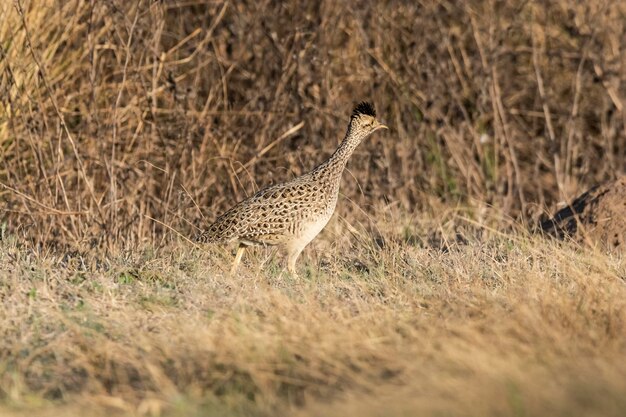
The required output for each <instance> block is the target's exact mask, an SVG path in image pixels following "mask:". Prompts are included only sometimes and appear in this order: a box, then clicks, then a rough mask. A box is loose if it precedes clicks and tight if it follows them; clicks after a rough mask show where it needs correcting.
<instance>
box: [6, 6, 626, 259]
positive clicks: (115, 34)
mask: <svg viewBox="0 0 626 417" xmlns="http://www.w3.org/2000/svg"><path fill="white" fill-rule="evenodd" d="M625 22H626V3H625V2H624V1H588V2H576V3H575V4H574V2H570V1H565V0H562V1H550V2H544V1H525V2H501V1H487V0H485V1H470V2H460V1H459V2H455V1H421V2H403V1H377V2H370V1H360V2H352V1H349V2H348V1H346V2H342V1H339V2H337V1H320V2H297V1H290V2H279V1H264V0H255V1H232V2H230V1H226V2H223V1H193V0H190V1H121V0H111V1H104V0H103V1H83V0H69V1H51V0H32V1H28V0H21V1H8V0H7V1H3V2H2V3H1V5H0V96H1V97H2V100H1V106H0V163H1V164H0V182H1V183H2V185H1V186H0V193H1V194H0V195H1V197H0V199H1V201H2V205H1V206H0V209H1V210H2V211H1V214H0V215H1V216H2V222H3V223H4V226H3V228H6V229H7V230H8V231H9V232H10V233H12V234H16V235H19V236H22V237H26V238H28V239H30V240H31V241H32V242H33V243H37V244H45V245H48V244H60V245H62V246H64V247H68V246H69V247H73V248H75V249H79V250H84V249H85V248H86V247H87V245H88V246H90V247H104V248H107V249H114V248H120V247H129V246H132V245H137V244H140V243H146V242H148V243H155V244H159V243H162V242H164V241H167V240H168V239H170V238H171V237H172V236H175V234H173V233H172V232H171V229H169V228H168V227H165V226H164V225H167V226H169V227H171V228H173V229H175V230H177V231H179V232H181V233H182V234H184V235H193V234H195V233H196V231H197V227H201V226H202V225H205V224H206V223H207V222H209V221H211V220H213V219H214V218H215V217H216V216H217V215H218V214H219V213H220V211H222V210H224V209H225V208H227V207H228V206H229V205H231V204H233V203H234V202H236V201H237V200H239V199H241V198H244V197H245V196H246V195H249V194H250V193H252V192H253V191H255V190H256V189H257V188H258V187H262V186H265V185H267V184H269V183H272V182H275V181H282V180H285V179H289V178H291V177H293V176H294V175H298V174H301V173H303V172H305V171H307V170H309V169H310V168H312V167H313V166H314V165H315V164H317V163H319V162H320V161H322V160H323V159H324V158H326V157H327V156H328V155H329V154H330V153H331V152H332V151H333V150H334V147H335V146H336V144H337V143H338V141H339V140H340V139H341V138H342V137H343V134H344V132H345V128H346V123H347V118H348V115H349V113H350V110H351V108H352V106H353V105H354V104H355V103H356V102H358V101H361V100H371V101H373V102H374V103H375V105H376V107H377V110H378V113H379V115H380V119H381V120H383V121H384V122H386V123H388V124H389V125H390V126H391V131H390V132H389V133H386V134H381V135H376V137H373V138H371V139H370V140H369V141H367V143H364V144H363V145H362V146H361V147H360V148H359V149H358V150H357V153H356V155H355V156H354V157H353V159H352V161H351V163H350V164H349V169H350V174H347V175H346V178H344V184H343V188H342V192H343V194H344V196H345V198H344V199H343V203H341V204H340V205H339V210H340V211H341V213H343V214H344V215H345V214H347V213H351V215H353V216H357V217H358V216H361V217H364V216H366V214H365V213H368V214H370V215H371V214H372V213H374V211H375V209H376V208H377V207H383V206H387V207H389V206H392V207H398V208H400V209H402V210H405V211H408V212H411V213H412V212H416V211H421V210H428V209H429V208H432V206H431V204H432V202H433V201H438V202H439V201H443V202H444V203H448V202H450V203H452V204H460V205H462V206H464V207H467V208H469V209H470V213H471V212H472V209H475V208H480V207H482V206H483V205H485V204H486V205H490V206H493V207H496V208H497V211H498V213H499V215H501V216H503V217H513V218H517V219H523V220H526V221H534V220H536V218H537V217H538V215H539V214H540V213H541V212H542V211H543V210H544V209H545V208H549V207H553V206H554V204H555V203H557V202H559V201H563V200H568V199H570V198H571V197H573V196H574V195H575V194H576V193H577V192H579V191H582V190H584V189H585V188H586V187H587V186H589V185H592V184H595V183H597V182H599V181H602V180H605V179H609V178H613V177H615V176H616V175H617V174H618V173H620V172H624V171H625V169H626V140H625V139H626V132H625V120H626V109H625V108H624V106H625V105H626V94H625V87H624V86H625V81H626V51H625V47H626V23H625ZM348 177H350V178H348ZM357 206H361V207H364V210H363V211H361V210H357V209H356V207H357ZM3 230H4V229H3Z"/></svg>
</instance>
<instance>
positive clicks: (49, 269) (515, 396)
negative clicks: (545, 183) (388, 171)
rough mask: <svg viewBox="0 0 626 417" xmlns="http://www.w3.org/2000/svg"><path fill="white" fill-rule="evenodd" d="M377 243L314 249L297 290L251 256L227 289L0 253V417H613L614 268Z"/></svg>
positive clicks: (150, 265)
mask: <svg viewBox="0 0 626 417" xmlns="http://www.w3.org/2000/svg"><path fill="white" fill-rule="evenodd" d="M332 225H333V223H331V228H330V229H329V230H330V232H332V230H333V226H332ZM379 230H380V231H381V236H379V237H378V238H377V240H376V241H374V240H373V239H369V240H368V237H367V236H366V235H363V236H362V237H361V238H360V239H355V237H354V236H352V237H345V236H343V237H342V236H338V237H336V238H335V242H334V243H330V240H329V239H328V234H329V233H330V232H329V231H326V232H325V234H323V235H322V238H321V239H319V240H318V241H316V243H315V244H314V245H313V247H312V248H309V249H307V251H306V252H305V254H304V257H303V258H302V260H303V261H304V262H302V264H301V265H300V268H301V274H302V279H299V280H296V279H293V278H291V277H290V276H288V275H286V274H285V273H284V272H283V271H282V267H281V264H280V262H278V261H275V260H274V259H273V258H272V257H271V256H269V252H266V251H263V250H258V251H256V252H254V253H252V254H251V255H250V256H249V257H248V258H247V259H246V260H245V262H244V263H245V267H244V268H242V271H241V273H240V275H238V276H235V277H229V276H228V275H227V274H225V273H224V272H223V271H225V270H227V269H228V266H229V262H230V261H231V257H230V254H229V253H227V252H223V251H213V252H211V251H200V250H195V249H193V250H192V248H190V247H189V246H188V245H186V244H180V245H173V246H171V247H168V248H167V249H162V250H159V251H156V252H150V251H147V250H146V251H144V252H142V253H141V252H134V253H127V254H126V255H125V256H122V255H120V256H118V257H116V258H115V259H112V260H106V259H104V260H103V259H101V260H99V261H98V262H96V260H89V259H86V258H79V257H70V256H67V257H61V258H59V257H57V256H55V255H46V254H35V253H34V252H31V251H29V250H26V249H23V248H22V249H20V248H19V247H18V246H19V245H18V244H16V243H15V241H13V240H11V239H9V240H8V241H6V240H5V241H4V242H2V244H1V246H0V265H1V266H0V297H1V298H2V304H1V307H0V317H1V318H2V320H1V321H0V326H1V328H0V330H1V335H2V337H1V338H0V387H1V389H0V413H1V414H2V415H3V416H37V415H41V416H53V415H82V416H92V415H93V416H100V415H164V416H194V415H196V416H224V415H233V416H275V415H297V416H338V417H339V416H409V415H432V416H441V415H455V416H509V415H510V416H545V415H551V416H559V415H561V416H574V415H586V416H621V415H623V413H624V411H625V410H626V395H625V393H626V362H625V361H624V360H623V358H624V357H625V354H626V309H625V307H626V285H625V281H624V280H625V277H626V264H625V263H624V261H623V260H622V259H620V258H617V257H614V256H609V255H605V254H601V253H596V252H594V251H593V250H591V249H586V248H580V247H576V246H573V245H570V244H559V243H556V242H553V241H545V240H543V239H542V238H540V237H538V236H529V235H526V234H524V233H521V232H517V233H512V234H511V235H509V236H503V235H498V234H495V235H492V236H486V235H485V236H483V237H481V238H471V237H470V238H468V240H469V242H468V243H469V244H468V245H465V244H460V243H459V244H457V243H452V244H450V245H448V246H447V247H446V248H445V250H441V249H437V248H433V247H428V245H424V244H422V243H421V242H418V241H415V240H412V239H407V238H406V236H407V235H409V234H410V233H413V234H415V235H417V236H425V235H426V234H427V231H426V230H416V229H415V228H411V227H410V226H408V225H407V224H406V223H405V225H404V226H402V225H401V223H400V224H398V223H396V224H393V225H391V224H381V225H379ZM407 230H408V231H407ZM409 232H410V233H409ZM351 241H352V242H353V243H352V244H351V243H350V242H351ZM382 242H384V244H382ZM340 248H341V250H339V249H340ZM261 264H264V265H263V268H261V266H260V265H261Z"/></svg>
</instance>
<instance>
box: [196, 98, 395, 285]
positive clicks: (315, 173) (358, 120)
mask: <svg viewBox="0 0 626 417" xmlns="http://www.w3.org/2000/svg"><path fill="white" fill-rule="evenodd" d="M380 129H389V128H388V127H387V126H386V125H384V124H382V123H380V122H379V121H378V120H376V111H375V109H374V106H373V105H372V104H371V103H369V102H361V103H359V104H357V105H356V106H355V107H354V109H353V111H352V115H351V116H350V121H349V123H348V129H347V132H346V134H345V136H344V138H343V140H342V141H341V143H340V144H339V146H338V147H337V149H336V150H335V152H334V153H333V154H332V155H331V156H330V157H329V158H328V159H327V160H326V161H324V162H322V163H321V164H319V165H317V166H316V167H315V168H314V169H313V170H311V171H310V172H308V173H306V174H304V175H301V176H299V177H296V178H294V179H292V180H290V181H287V182H284V183H279V184H275V185H271V186H269V187H267V188H264V189H261V190H260V191H258V192H257V193H256V194H254V195H252V196H251V197H249V198H246V199H245V200H243V201H240V202H239V203H237V204H236V205H234V206H233V207H232V208H231V209H229V210H228V211H226V212H225V213H224V214H222V215H221V216H219V217H218V218H217V219H216V220H215V222H214V223H213V224H211V225H210V226H209V227H208V228H207V229H206V230H204V231H202V232H201V233H200V234H199V235H197V236H196V241H197V242H199V243H201V244H218V245H228V244H231V243H234V242H237V243H238V248H237V254H236V255H235V259H234V261H233V265H232V267H231V270H230V272H231V274H234V273H235V272H236V271H237V268H238V266H239V263H240V262H241V258H242V256H243V254H244V251H245V249H246V247H248V246H278V247H279V249H281V250H282V251H283V252H285V253H286V257H287V271H288V272H289V273H290V274H292V275H293V276H295V277H297V276H298V274H297V272H296V260H297V259H298V257H299V256H300V253H301V252H302V251H303V249H304V248H305V246H306V245H308V244H309V243H310V242H311V241H312V240H313V239H314V238H315V237H316V236H317V235H318V234H319V233H320V232H321V231H322V229H323V228H324V227H325V226H326V224H327V223H328V221H329V220H330V218H331V217H332V215H333V213H334V212H335V208H336V206H337V197H338V195H339V186H340V183H341V176H342V173H343V171H344V169H345V167H346V164H347V162H348V160H349V159H350V156H351V155H352V153H353V152H354V150H355V149H356V147H357V146H358V145H359V144H360V143H361V142H362V141H363V140H364V139H365V138H367V137H368V136H369V135H371V134H372V133H374V132H375V131H377V130H380Z"/></svg>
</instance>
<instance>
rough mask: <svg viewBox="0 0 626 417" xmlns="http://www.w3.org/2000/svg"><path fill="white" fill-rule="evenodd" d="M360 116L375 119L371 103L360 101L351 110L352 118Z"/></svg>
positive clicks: (374, 111)
mask: <svg viewBox="0 0 626 417" xmlns="http://www.w3.org/2000/svg"><path fill="white" fill-rule="evenodd" d="M362 114H365V115H367V116H372V117H376V110H374V106H372V103H368V102H367V101H362V102H361V103H359V104H357V105H356V107H355V108H354V110H352V117H357V116H360V115H362Z"/></svg>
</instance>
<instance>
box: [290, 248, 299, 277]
mask: <svg viewBox="0 0 626 417" xmlns="http://www.w3.org/2000/svg"><path fill="white" fill-rule="evenodd" d="M301 252H302V249H300V248H298V249H293V250H290V251H289V253H288V255H287V271H288V272H289V273H290V274H291V275H292V276H293V277H294V278H299V277H298V273H297V272H296V259H298V256H300V253H301Z"/></svg>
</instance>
